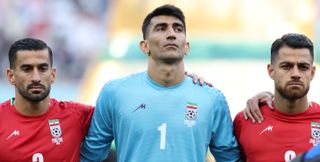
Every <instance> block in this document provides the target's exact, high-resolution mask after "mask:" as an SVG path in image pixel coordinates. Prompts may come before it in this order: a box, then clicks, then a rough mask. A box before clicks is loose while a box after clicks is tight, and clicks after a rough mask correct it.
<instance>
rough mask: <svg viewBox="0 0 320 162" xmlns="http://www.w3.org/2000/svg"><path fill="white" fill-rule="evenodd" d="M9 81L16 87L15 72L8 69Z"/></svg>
mask: <svg viewBox="0 0 320 162" xmlns="http://www.w3.org/2000/svg"><path fill="white" fill-rule="evenodd" d="M7 79H8V81H9V82H10V84H12V85H15V84H16V79H15V77H14V70H13V69H9V68H8V69H7Z"/></svg>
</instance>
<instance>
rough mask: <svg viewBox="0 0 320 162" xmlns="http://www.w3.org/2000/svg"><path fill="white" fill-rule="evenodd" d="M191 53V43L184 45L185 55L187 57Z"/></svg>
mask: <svg viewBox="0 0 320 162" xmlns="http://www.w3.org/2000/svg"><path fill="white" fill-rule="evenodd" d="M189 51H190V44H189V42H187V43H186V44H185V45H184V54H185V55H188V53H189Z"/></svg>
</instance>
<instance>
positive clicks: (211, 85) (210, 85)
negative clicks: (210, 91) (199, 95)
mask: <svg viewBox="0 0 320 162" xmlns="http://www.w3.org/2000/svg"><path fill="white" fill-rule="evenodd" d="M204 83H205V84H206V85H208V86H209V87H213V84H211V83H209V82H204Z"/></svg>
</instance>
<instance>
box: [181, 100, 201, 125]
mask: <svg viewBox="0 0 320 162" xmlns="http://www.w3.org/2000/svg"><path fill="white" fill-rule="evenodd" d="M197 110H198V105H197V104H195V103H191V102H188V103H187V105H186V114H185V117H186V119H185V120H184V124H186V125H187V126H188V127H192V126H194V125H195V123H196V119H197Z"/></svg>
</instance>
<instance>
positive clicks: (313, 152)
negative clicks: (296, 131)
mask: <svg viewBox="0 0 320 162" xmlns="http://www.w3.org/2000/svg"><path fill="white" fill-rule="evenodd" d="M319 155H320V145H317V146H315V147H313V148H312V149H310V150H309V151H308V152H307V153H306V154H305V156H304V158H305V159H306V160H310V159H312V158H315V157H316V156H319Z"/></svg>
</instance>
